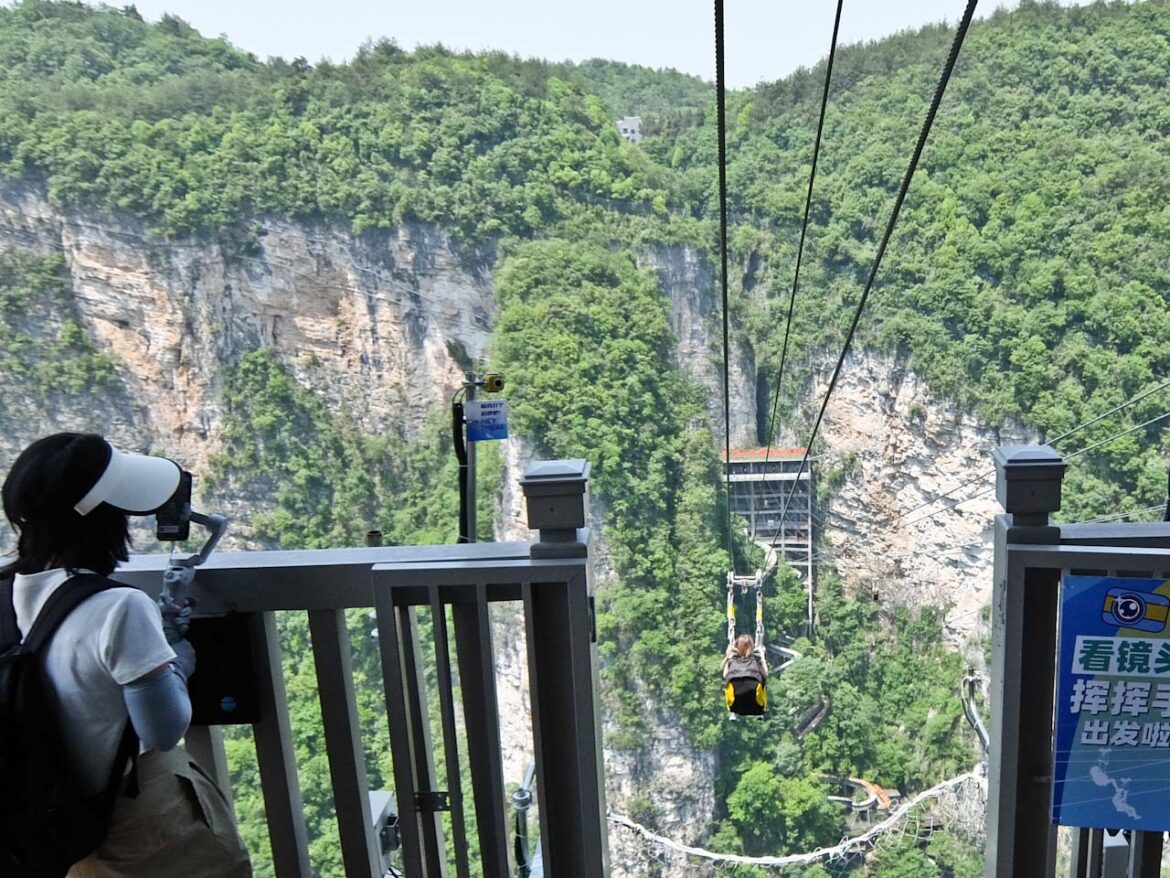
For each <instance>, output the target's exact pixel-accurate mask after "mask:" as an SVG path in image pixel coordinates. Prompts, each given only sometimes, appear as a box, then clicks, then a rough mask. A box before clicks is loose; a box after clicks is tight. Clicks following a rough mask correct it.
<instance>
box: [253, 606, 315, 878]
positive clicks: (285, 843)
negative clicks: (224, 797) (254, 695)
mask: <svg viewBox="0 0 1170 878" xmlns="http://www.w3.org/2000/svg"><path fill="white" fill-rule="evenodd" d="M251 625H252V648H253V650H254V655H255V660H256V664H257V668H256V671H257V673H256V679H257V680H258V682H259V684H260V691H259V696H260V717H261V718H260V721H259V722H257V723H256V724H255V725H253V726H252V736H253V738H254V739H255V741H256V761H257V763H258V765H259V768H260V787H261V789H262V790H263V792H264V812H265V814H266V816H267V819H268V837H269V839H270V840H271V843H272V864H273V867H274V868H275V870H276V876H277V878H302V876H304V875H308V874H309V873H310V871H311V870H310V868H309V840H308V834H307V833H306V831H305V808H304V804H303V802H302V800H301V787H300V781H299V779H298V777H297V760H296V750H295V748H294V747H293V740H292V726H291V724H290V722H289V716H288V698H287V696H286V695H285V688H284V671H283V669H282V668H281V662H280V637H279V635H278V634H277V631H276V614H275V613H271V612H265V613H254V614H253V615H252V619H251Z"/></svg>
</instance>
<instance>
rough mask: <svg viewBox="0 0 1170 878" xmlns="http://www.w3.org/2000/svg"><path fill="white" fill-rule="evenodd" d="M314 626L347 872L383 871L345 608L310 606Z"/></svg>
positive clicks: (359, 876)
mask: <svg viewBox="0 0 1170 878" xmlns="http://www.w3.org/2000/svg"><path fill="white" fill-rule="evenodd" d="M309 632H310V635H311V636H312V642H313V658H314V664H315V666H316V670H317V691H318V693H319V695H320V701H321V720H322V727H323V730H324V732H325V752H326V754H327V755H328V757H329V776H330V778H331V779H332V781H333V805H334V809H335V810H336V812H337V829H338V835H339V838H340V841H341V859H342V862H343V863H344V864H345V874H346V875H348V876H352V878H364V876H367V875H368V876H378V873H379V868H380V864H379V861H378V851H377V849H376V848H375V846H374V834H373V832H372V830H371V827H372V825H373V822H372V820H371V818H370V797H369V787H368V785H367V783H366V758H365V751H364V750H363V749H362V740H361V726H360V724H359V722H358V712H357V700H356V698H355V696H354V691H353V658H352V656H351V655H350V644H349V629H348V627H347V626H346V621H345V610H310V611H309Z"/></svg>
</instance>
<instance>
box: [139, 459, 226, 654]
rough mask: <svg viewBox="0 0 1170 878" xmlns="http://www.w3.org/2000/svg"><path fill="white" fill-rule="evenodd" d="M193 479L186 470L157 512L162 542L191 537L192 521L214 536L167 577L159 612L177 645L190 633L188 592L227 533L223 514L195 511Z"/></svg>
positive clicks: (172, 567) (181, 560) (179, 561)
mask: <svg viewBox="0 0 1170 878" xmlns="http://www.w3.org/2000/svg"><path fill="white" fill-rule="evenodd" d="M191 484H192V477H191V474H190V473H189V472H187V471H186V470H184V471H183V474H182V475H181V476H180V477H179V486H178V487H177V488H176V489H175V493H174V494H172V495H171V497H170V499H169V500H167V502H166V503H164V504H163V505H162V506H160V507H159V508H158V509H157V510H156V511H155V520H156V527H155V535H156V536H157V537H158V539H159V540H160V541H162V542H181V541H183V540H186V539H188V538H189V537H190V535H191V522H192V521H194V522H195V523H196V524H201V525H203V526H204V527H205V528H207V530H209V531H210V532H211V533H210V535H209V536H208V538H207V542H205V543H204V544H203V547H202V548H201V549H200V550H199V551H198V552H196V553H195V554H194V555H192V556H191V557H189V558H179V559H175V560H172V562H171V565H170V566H169V567H168V568H167V571H166V573H164V574H163V588H162V594H160V595H159V599H158V603H159V609H160V610H162V614H163V631H164V632H165V633H166V636H167V640H168V641H169V642H171V643H174V642H175V641H177V640H178V639H179V638H181V637H183V636H184V635H185V634H186V633H187V629H188V627H189V626H190V618H191V611H190V607H191V605H192V603H191V600H190V598H189V597H188V595H187V593H188V591H190V588H191V583H193V582H194V581H195V568H196V567H198V566H199V565H200V564H202V563H203V562H204V561H206V560H207V558H208V556H209V555H210V554H211V553H212V551H214V549H215V546H216V544H217V543H218V542H219V540H220V538H221V537H222V536H223V535H224V533H226V532H227V524H228V521H227V518H226V517H225V516H223V515H215V514H212V515H204V514H203V513H202V512H195V511H194V510H192V509H191Z"/></svg>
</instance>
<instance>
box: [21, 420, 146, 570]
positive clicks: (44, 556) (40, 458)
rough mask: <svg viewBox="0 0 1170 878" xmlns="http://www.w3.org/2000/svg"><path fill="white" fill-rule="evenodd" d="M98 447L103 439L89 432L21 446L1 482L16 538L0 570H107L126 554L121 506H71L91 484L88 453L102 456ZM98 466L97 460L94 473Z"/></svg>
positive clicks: (126, 534)
mask: <svg viewBox="0 0 1170 878" xmlns="http://www.w3.org/2000/svg"><path fill="white" fill-rule="evenodd" d="M95 440H96V441H95ZM99 443H100V444H99ZM103 449H108V446H107V445H106V443H105V440H104V439H102V438H101V437H100V436H96V435H95V434H92V433H57V434H54V435H52V436H46V437H45V438H43V439H38V440H37V441H36V442H34V443H33V444H32V445H30V446H29V447H28V448H26V449H25V450H24V451H22V452H21V454H20V456H19V457H18V458H17V459H16V462H15V463H14V464H13V465H12V469H11V470H9V471H8V477H7V478H6V479H5V480H4V488H3V497H4V514H5V515H6V516H7V518H8V521H9V523H10V524H11V525H12V529H13V530H14V531H16V534H17V538H18V539H17V544H16V558H15V559H14V560H12V561H11V562H9V563H8V564H6V565H4V566H3V567H0V575H5V576H9V575H12V574H14V573H38V572H40V571H41V570H48V569H49V568H52V567H65V568H66V569H69V570H79V569H82V568H84V569H86V570H92V571H94V572H95V573H100V574H101V575H102V576H108V575H109V574H110V573H112V572H113V571H114V568H115V567H116V566H117V565H118V562H119V561H125V560H126V558H127V557H128V551H129V546H130V532H129V528H128V527H127V517H126V513H125V512H123V511H122V510H120V509H115V508H114V507H113V506H109V505H107V504H105V503H102V504H100V505H98V506H97V507H96V508H95V509H94V510H93V511H92V512H90V513H89V514H88V515H81V514H80V513H78V512H77V510H76V509H74V508H73V507H74V505H75V504H76V503H78V502H79V501H80V500H81V498H82V497H84V496H85V494H86V493H87V492H88V491H89V489H90V488H91V487H92V486H93V481H94V478H93V476H92V471H93V467H94V464H95V460H94V455H95V454H102V453H104V454H105V455H106V456H107V458H108V454H109V451H108V450H103ZM104 467H105V461H104V460H103V461H101V463H100V466H99V467H98V470H97V472H98V474H100V473H101V471H102V469H104Z"/></svg>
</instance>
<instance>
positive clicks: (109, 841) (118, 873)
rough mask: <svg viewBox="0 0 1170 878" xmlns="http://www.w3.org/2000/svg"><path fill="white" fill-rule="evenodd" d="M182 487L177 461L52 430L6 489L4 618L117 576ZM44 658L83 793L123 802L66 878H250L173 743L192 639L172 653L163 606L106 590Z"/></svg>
mask: <svg viewBox="0 0 1170 878" xmlns="http://www.w3.org/2000/svg"><path fill="white" fill-rule="evenodd" d="M181 477H182V468H181V467H180V466H179V465H178V464H177V463H175V462H174V461H171V460H167V459H165V458H161V457H151V456H148V455H142V454H132V453H129V452H125V451H122V450H120V449H118V448H115V447H114V446H113V445H111V444H110V443H109V442H108V441H106V439H104V438H103V437H101V436H99V435H96V434H92V433H57V434H55V435H52V436H47V437H45V438H43V439H39V440H37V441H36V442H34V443H33V444H32V445H30V446H29V447H28V448H26V449H25V450H24V451H23V452H22V453H21V454H20V456H19V457H18V458H17V460H16V461H15V462H14V463H13V465H12V468H11V469H10V470H9V473H8V476H7V478H6V479H5V480H4V485H3V502H4V513H5V515H6V516H7V518H8V520H9V522H10V524H11V525H12V528H13V530H14V531H15V532H16V535H17V545H16V550H15V553H14V557H13V558H12V560H10V561H9V563H7V564H6V565H3V566H2V567H0V621H3V620H4V619H5V618H7V619H8V620H14V622H15V627H16V628H17V629H18V632H24V633H26V634H27V632H28V631H29V630H30V628H31V626H32V624H33V622H34V621H35V620H36V618H37V615H38V614H39V613H40V611H41V610H42V609H43V608H44V607H45V605H46V603H47V602H48V601H49V598H50V597H51V596H52V595H53V594H54V593H55V592H56V591H57V590H58V589H66V588H68V587H69V584H70V582H71V581H72V580H74V579H75V578H77V577H83V578H84V579H85V581H87V582H90V583H92V582H93V581H94V579H95V575H96V577H98V578H101V577H109V576H110V575H111V574H112V573H113V572H114V570H115V568H116V567H117V565H118V563H119V562H121V561H125V560H126V559H127V558H128V550H129V543H130V539H129V530H128V516H129V515H147V514H150V513H152V512H154V511H155V510H157V509H158V508H159V507H161V506H162V505H163V504H165V503H166V502H167V500H169V499H170V498H171V496H172V495H173V494H174V492H175V490H176V489H177V488H178V486H179V481H180V479H181ZM78 581H79V582H80V581H82V580H80V579H79V580H78ZM6 614H7V615H6ZM40 655H41V657H42V658H43V666H42V667H43V669H44V675H45V677H44V679H45V680H46V681H47V683H48V685H49V688H50V689H52V691H53V692H54V694H55V696H56V697H55V703H56V709H57V715H58V717H59V720H60V740H61V744H62V748H63V750H64V751H65V752H64V753H63V754H62V757H63V758H64V759H65V760H67V764H68V765H69V766H70V769H71V771H72V773H73V776H75V777H76V780H77V784H78V786H79V788H80V789H81V791H82V792H83V793H84V794H85V795H93V796H95V797H96V796H100V795H101V794H102V793H103V792H105V791H107V790H109V791H110V792H111V793H116V798H114V800H113V801H114V804H113V811H112V814H111V815H110V818H109V830H108V833H107V834H106V836H105V840H104V841H103V842H102V843H101V845H100V846H99V847H98V848H97V849H96V850H94V851H93V852H92V853H89V854H88V855H87V856H85V855H83V859H81V860H79V861H78V862H76V863H75V865H74V866H73V867H72V868H71V869H70V871H69V876H68V878H161V876H167V878H211V876H215V878H246V876H251V874H252V868H251V865H250V863H249V860H248V855H247V851H246V850H245V848H244V846H243V843H242V842H241V841H240V838H239V834H238V833H237V832H236V827H235V823H234V819H233V817H232V815H231V812H230V809H229V808H228V807H227V804H226V800H225V799H224V797H223V794H222V793H221V792H220V791H219V790H218V789H216V788H215V786H214V784H213V783H212V782H211V780H210V779H209V778H207V776H206V775H205V774H204V773H203V772H201V771H200V770H199V768H198V767H197V766H196V765H195V764H194V762H193V761H192V760H191V759H190V758H189V757H188V755H187V754H186V752H185V751H184V750H183V748H182V747H179V746H178V744H179V741H180V740H181V738H182V737H183V735H184V734H185V733H186V730H187V725H188V723H189V722H190V719H191V704H190V699H189V698H188V694H187V678H188V677H189V676H190V674H191V673H193V672H194V668H195V653H194V650H193V649H192V648H191V645H190V644H189V643H187V642H186V641H185V640H181V641H179V642H178V643H176V644H174V645H173V647H172V645H171V644H168V643H167V639H166V637H165V636H164V634H163V627H162V618H161V616H160V614H159V610H158V607H157V606H156V604H155V602H154V601H153V600H152V599H151V598H150V597H149V596H148V595H146V594H145V593H144V592H141V591H139V590H138V589H135V588H130V587H127V586H121V585H120V584H118V583H116V582H113V581H110V580H108V579H107V580H103V584H102V590H100V591H98V592H97V593H95V594H93V595H92V596H90V597H87V598H85V600H84V601H82V602H81V603H80V604H79V605H77V606H76V608H75V609H73V610H72V611H71V612H70V613H69V614H68V615H67V616H66V617H65V619H64V621H63V622H61V624H60V627H59V628H57V629H56V632H55V633H54V634H53V635H52V636H51V639H50V640H49V641H48V642H47V644H46V646H45V647H44V648H43V650H42V652H41V653H40ZM131 733H133V735H136V737H137V740H138V742H139V743H138V746H137V747H136V748H135V747H133V746H132V744H133V738H132V734H131ZM127 741H130V744H131V746H129V747H128V746H127ZM133 749H137V750H138V752H139V755H138V757H137V759H136V760H131V767H129V768H128V769H127V771H126V772H125V774H122V775H119V771H118V763H117V760H118V759H119V758H121V754H122V753H124V752H128V751H132V750H133ZM111 777H113V778H114V779H113V780H112V781H111ZM71 859H72V858H71Z"/></svg>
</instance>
